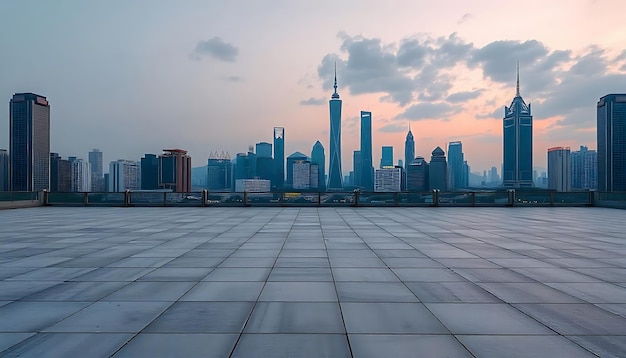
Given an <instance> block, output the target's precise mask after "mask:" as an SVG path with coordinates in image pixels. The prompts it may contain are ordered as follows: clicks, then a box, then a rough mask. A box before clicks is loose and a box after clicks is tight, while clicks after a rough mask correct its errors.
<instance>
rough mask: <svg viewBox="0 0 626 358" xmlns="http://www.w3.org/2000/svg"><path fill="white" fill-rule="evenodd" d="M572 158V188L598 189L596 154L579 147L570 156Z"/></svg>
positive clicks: (584, 147)
mask: <svg viewBox="0 0 626 358" xmlns="http://www.w3.org/2000/svg"><path fill="white" fill-rule="evenodd" d="M570 157H571V158H572V188H573V189H596V188H597V187H598V152H596V151H595V150H589V149H588V148H587V147H586V146H583V145H581V146H580V150H577V151H573V152H572V153H571V154H570Z"/></svg>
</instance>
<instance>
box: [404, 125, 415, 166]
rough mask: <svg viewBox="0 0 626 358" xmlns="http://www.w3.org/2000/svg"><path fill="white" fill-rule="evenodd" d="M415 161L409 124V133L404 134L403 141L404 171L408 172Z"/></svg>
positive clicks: (413, 140)
mask: <svg viewBox="0 0 626 358" xmlns="http://www.w3.org/2000/svg"><path fill="white" fill-rule="evenodd" d="M414 159H415V139H414V138H413V133H412V132H411V124H410V123H409V132H408V133H407V134H406V140H405V141H404V169H405V170H407V171H408V170H409V165H411V163H412V162H413V160H414Z"/></svg>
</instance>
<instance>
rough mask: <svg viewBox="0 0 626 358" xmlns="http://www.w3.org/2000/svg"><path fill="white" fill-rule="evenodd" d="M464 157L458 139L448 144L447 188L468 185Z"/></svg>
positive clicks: (459, 187) (461, 145)
mask: <svg viewBox="0 0 626 358" xmlns="http://www.w3.org/2000/svg"><path fill="white" fill-rule="evenodd" d="M464 157H465V156H464V154H463V144H462V143H461V142H460V141H455V142H450V143H449V144H448V177H449V179H450V180H449V184H450V185H449V189H462V188H467V187H468V185H469V172H468V167H467V162H466V161H465V158H464Z"/></svg>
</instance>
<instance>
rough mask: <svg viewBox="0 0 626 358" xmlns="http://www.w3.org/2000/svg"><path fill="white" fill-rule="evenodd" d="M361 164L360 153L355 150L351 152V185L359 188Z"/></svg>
mask: <svg viewBox="0 0 626 358" xmlns="http://www.w3.org/2000/svg"><path fill="white" fill-rule="evenodd" d="M362 167H363V164H362V163H361V151H360V150H355V151H354V152H352V181H351V182H350V184H351V185H353V186H356V187H360V186H361V168H362Z"/></svg>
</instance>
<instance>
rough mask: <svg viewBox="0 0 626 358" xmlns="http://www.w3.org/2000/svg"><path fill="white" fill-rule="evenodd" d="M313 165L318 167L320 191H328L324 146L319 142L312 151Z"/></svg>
mask: <svg viewBox="0 0 626 358" xmlns="http://www.w3.org/2000/svg"><path fill="white" fill-rule="evenodd" d="M311 163H312V164H316V165H317V170H318V172H317V185H318V187H317V188H318V190H319V191H326V155H325V154H324V146H323V145H322V143H320V141H319V140H318V141H317V142H315V144H314V145H313V149H312V150H311Z"/></svg>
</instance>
